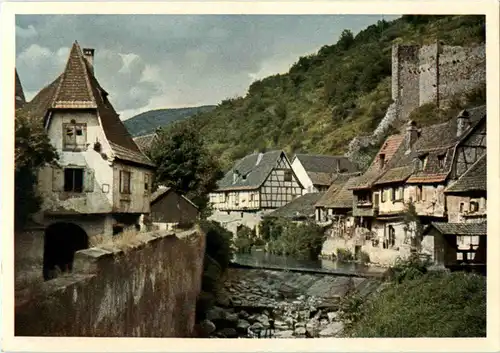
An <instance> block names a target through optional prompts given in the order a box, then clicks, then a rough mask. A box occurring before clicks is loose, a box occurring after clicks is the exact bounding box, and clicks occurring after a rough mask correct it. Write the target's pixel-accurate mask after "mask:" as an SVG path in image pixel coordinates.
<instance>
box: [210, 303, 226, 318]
mask: <svg viewBox="0 0 500 353" xmlns="http://www.w3.org/2000/svg"><path fill="white" fill-rule="evenodd" d="M224 316H225V311H224V309H222V308H220V307H218V306H214V307H212V308H210V309H209V310H208V311H207V313H206V318H207V320H210V321H214V320H222V319H224Z"/></svg>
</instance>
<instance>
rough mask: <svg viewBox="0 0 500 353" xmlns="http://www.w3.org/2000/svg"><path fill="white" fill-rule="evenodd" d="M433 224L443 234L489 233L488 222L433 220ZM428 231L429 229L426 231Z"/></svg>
mask: <svg viewBox="0 0 500 353" xmlns="http://www.w3.org/2000/svg"><path fill="white" fill-rule="evenodd" d="M431 225H432V227H434V228H436V229H437V230H438V231H439V232H440V233H441V234H443V235H486V233H487V225H486V222H480V223H446V222H432V223H431ZM428 232H429V229H428V230H427V231H426V232H425V233H428Z"/></svg>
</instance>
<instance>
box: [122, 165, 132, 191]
mask: <svg viewBox="0 0 500 353" xmlns="http://www.w3.org/2000/svg"><path fill="white" fill-rule="evenodd" d="M130 174H131V173H130V172H128V171H126V170H120V193H122V194H130Z"/></svg>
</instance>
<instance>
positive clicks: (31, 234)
mask: <svg viewBox="0 0 500 353" xmlns="http://www.w3.org/2000/svg"><path fill="white" fill-rule="evenodd" d="M43 234H44V228H43V227H30V228H27V229H25V230H23V231H16V233H15V235H14V278H15V288H23V287H26V286H28V285H30V284H32V283H40V282H41V281H43V275H42V267H43V242H44V238H43Z"/></svg>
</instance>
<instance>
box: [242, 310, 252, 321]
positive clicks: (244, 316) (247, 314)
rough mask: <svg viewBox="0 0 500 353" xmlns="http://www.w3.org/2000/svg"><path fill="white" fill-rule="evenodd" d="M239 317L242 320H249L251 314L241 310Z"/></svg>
mask: <svg viewBox="0 0 500 353" xmlns="http://www.w3.org/2000/svg"><path fill="white" fill-rule="evenodd" d="M239 316H240V317H241V318H242V319H245V320H246V319H248V317H249V316H250V314H249V313H247V312H246V311H245V310H241V311H240V313H239Z"/></svg>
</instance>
